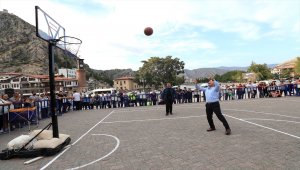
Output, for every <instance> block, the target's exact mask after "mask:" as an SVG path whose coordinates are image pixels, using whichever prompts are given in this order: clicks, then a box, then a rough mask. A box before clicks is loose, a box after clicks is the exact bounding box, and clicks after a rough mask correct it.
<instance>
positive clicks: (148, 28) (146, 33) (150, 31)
mask: <svg viewBox="0 0 300 170" xmlns="http://www.w3.org/2000/svg"><path fill="white" fill-rule="evenodd" d="M144 34H145V35H147V36H150V35H152V34H153V29H152V28H151V27H146V28H145V29H144Z"/></svg>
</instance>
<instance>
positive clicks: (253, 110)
mask: <svg viewBox="0 0 300 170" xmlns="http://www.w3.org/2000/svg"><path fill="white" fill-rule="evenodd" d="M299 103H300V97H286V98H267V99H248V100H240V101H236V100H232V101H222V102H221V108H222V112H223V114H224V115H226V119H227V121H228V122H229V125H230V127H231V129H232V134H231V135H230V136H226V135H225V134H224V132H225V130H224V127H223V125H222V124H221V122H220V121H219V120H217V118H216V117H215V116H214V122H215V125H216V128H217V130H216V131H213V132H206V129H207V128H208V123H207V120H206V115H205V103H191V104H176V105H173V113H174V114H173V115H171V116H165V107H164V105H159V106H144V107H130V108H117V109H102V110H86V111H76V112H75V111H74V112H69V113H66V114H64V115H63V116H59V117H58V123H59V133H64V134H69V135H71V139H72V141H71V144H72V145H71V146H70V147H69V148H66V149H65V150H62V151H61V152H60V153H58V154H57V155H55V156H52V157H45V158H43V159H40V160H38V161H36V162H34V163H32V164H29V165H24V162H25V161H28V160H30V159H24V158H14V159H10V160H4V161H0V169H5V170H10V169H56V170H58V169H72V168H73V169H92V170H93V169H97V170H98V169H101V170H106V169H107V170H108V169H113V170H116V169H126V170H134V169H142V170H144V169H146V170H147V169H153V170H161V169H166V170H171V169H195V170H196V169H197V170H198V169H272V170H274V169H298V168H299V167H300V130H299V129H300V105H299ZM50 120H51V119H46V120H42V121H41V122H40V124H39V127H36V126H32V127H31V128H32V129H35V128H39V129H40V128H43V127H44V126H45V125H47V123H48V122H49V121H50ZM27 133H28V128H27V127H25V128H22V129H20V130H15V131H13V132H11V133H10V134H4V135H1V136H0V147H1V149H5V148H6V144H7V143H8V142H9V141H10V140H12V139H13V138H15V137H17V136H19V135H21V134H27Z"/></svg>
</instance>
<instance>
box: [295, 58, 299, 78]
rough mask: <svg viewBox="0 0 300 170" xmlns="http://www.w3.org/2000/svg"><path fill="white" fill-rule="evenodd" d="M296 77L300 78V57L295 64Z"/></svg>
mask: <svg viewBox="0 0 300 170" xmlns="http://www.w3.org/2000/svg"><path fill="white" fill-rule="evenodd" d="M295 75H297V76H298V77H299V76H300V57H297V61H296V64H295Z"/></svg>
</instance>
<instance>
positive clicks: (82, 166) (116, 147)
mask: <svg viewBox="0 0 300 170" xmlns="http://www.w3.org/2000/svg"><path fill="white" fill-rule="evenodd" d="M92 135H93V136H96V135H99V136H100V135H102V136H108V137H112V138H114V139H115V140H116V141H117V144H116V146H115V148H114V149H113V150H112V151H110V152H109V153H108V154H106V155H104V156H102V157H101V158H99V159H97V160H94V161H92V162H89V163H87V164H84V165H81V166H78V167H75V168H71V169H72V170H73V169H80V168H84V167H86V166H89V165H91V164H93V163H96V162H99V161H101V160H102V159H104V158H106V157H108V156H109V155H111V154H112V153H114V152H115V151H116V150H117V149H118V147H119V146H120V140H119V139H118V138H117V137H116V136H113V135H107V134H92Z"/></svg>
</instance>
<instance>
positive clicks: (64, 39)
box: [55, 36, 82, 57]
mask: <svg viewBox="0 0 300 170" xmlns="http://www.w3.org/2000/svg"><path fill="white" fill-rule="evenodd" d="M55 41H56V46H58V47H60V48H62V49H64V50H65V54H66V55H69V56H72V57H74V55H75V57H77V53H78V51H79V48H80V45H81V44H82V41H81V39H79V38H76V37H71V36H61V37H59V39H57V40H55ZM70 53H71V54H70Z"/></svg>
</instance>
